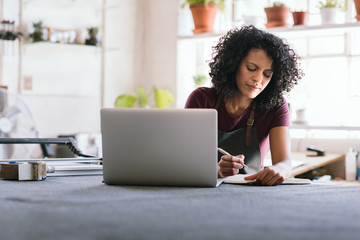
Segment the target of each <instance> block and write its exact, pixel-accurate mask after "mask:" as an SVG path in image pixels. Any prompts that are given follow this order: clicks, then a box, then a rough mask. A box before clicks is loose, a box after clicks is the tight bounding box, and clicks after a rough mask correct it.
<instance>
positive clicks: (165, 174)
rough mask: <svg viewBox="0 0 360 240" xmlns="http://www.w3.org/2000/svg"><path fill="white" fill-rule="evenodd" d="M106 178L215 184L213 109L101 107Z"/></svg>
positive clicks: (116, 182)
mask: <svg viewBox="0 0 360 240" xmlns="http://www.w3.org/2000/svg"><path fill="white" fill-rule="evenodd" d="M101 133H102V145H103V146H102V147H103V176H104V182H105V183H106V184H110V185H153V186H192V187H215V186H216V184H217V112H216V111H215V110H214V109H142V108H104V109H101Z"/></svg>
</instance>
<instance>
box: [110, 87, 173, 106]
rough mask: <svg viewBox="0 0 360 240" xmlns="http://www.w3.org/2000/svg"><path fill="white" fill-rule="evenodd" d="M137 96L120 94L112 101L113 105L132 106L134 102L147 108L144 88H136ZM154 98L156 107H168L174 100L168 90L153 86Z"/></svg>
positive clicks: (147, 99)
mask: <svg viewBox="0 0 360 240" xmlns="http://www.w3.org/2000/svg"><path fill="white" fill-rule="evenodd" d="M136 91H137V96H135V95H133V94H121V95H119V96H118V97H117V98H116V100H115V103H114V107H119V108H133V107H135V105H136V103H137V106H138V107H140V108H149V98H148V96H147V94H146V93H145V91H144V88H141V87H139V88H137V89H136ZM153 93H154V100H155V105H156V107H157V108H170V105H171V104H172V103H173V102H174V98H173V96H172V95H171V93H170V92H169V91H168V90H164V89H158V88H156V87H155V86H154V87H153Z"/></svg>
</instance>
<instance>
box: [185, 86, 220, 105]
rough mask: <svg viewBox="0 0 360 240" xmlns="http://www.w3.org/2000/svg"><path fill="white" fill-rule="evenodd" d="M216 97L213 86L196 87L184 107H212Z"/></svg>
mask: <svg viewBox="0 0 360 240" xmlns="http://www.w3.org/2000/svg"><path fill="white" fill-rule="evenodd" d="M216 98H217V95H216V92H215V89H214V88H209V87H198V88H196V89H195V90H194V91H193V92H192V93H191V94H190V95H189V97H188V99H187V102H186V105H185V107H187V108H188V107H204V108H208V107H213V105H215V102H216Z"/></svg>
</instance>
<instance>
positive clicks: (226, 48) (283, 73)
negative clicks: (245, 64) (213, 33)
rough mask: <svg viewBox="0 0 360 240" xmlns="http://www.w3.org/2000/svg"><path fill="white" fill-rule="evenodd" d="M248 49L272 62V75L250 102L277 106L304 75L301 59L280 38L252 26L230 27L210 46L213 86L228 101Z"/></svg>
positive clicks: (269, 106)
mask: <svg viewBox="0 0 360 240" xmlns="http://www.w3.org/2000/svg"><path fill="white" fill-rule="evenodd" d="M251 49H261V50H264V51H265V52H266V54H267V55H268V57H269V58H271V59H272V61H273V75H272V78H271V80H270V82H269V84H268V85H267V87H266V88H265V89H264V91H262V92H261V93H260V94H259V95H258V96H257V97H256V98H255V99H254V101H253V103H254V102H256V107H257V108H258V109H261V110H268V109H271V108H273V107H276V106H279V105H280V104H281V103H282V102H283V94H284V93H286V92H290V90H291V89H292V88H293V87H294V85H296V84H298V81H299V80H300V79H301V78H302V77H303V75H304V74H303V72H302V70H301V69H300V67H299V65H300V64H299V63H300V59H301V58H300V57H299V56H298V55H297V54H296V52H295V51H294V49H292V48H291V47H290V46H289V45H288V44H287V43H286V42H285V41H284V40H283V39H281V38H279V37H277V36H275V35H273V34H271V33H268V32H265V31H263V30H260V29H257V28H256V27H254V26H252V25H249V26H243V27H242V28H240V29H238V28H235V29H232V30H230V31H229V32H227V33H226V34H225V35H224V36H222V37H221V38H220V40H219V42H218V44H217V45H216V46H214V47H213V54H212V60H210V62H209V66H210V73H209V75H210V77H211V78H212V80H211V81H212V84H213V87H214V88H215V91H216V93H217V94H218V96H222V97H223V98H224V100H230V99H231V98H232V97H233V96H234V94H235V93H236V91H237V86H236V72H237V70H238V68H239V65H240V63H241V60H242V59H243V58H244V57H246V56H247V54H248V53H249V51H250V50H251Z"/></svg>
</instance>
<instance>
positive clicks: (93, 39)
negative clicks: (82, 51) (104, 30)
mask: <svg viewBox="0 0 360 240" xmlns="http://www.w3.org/2000/svg"><path fill="white" fill-rule="evenodd" d="M96 44H97V39H96V37H90V38H88V39H86V40H85V45H92V46H96Z"/></svg>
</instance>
